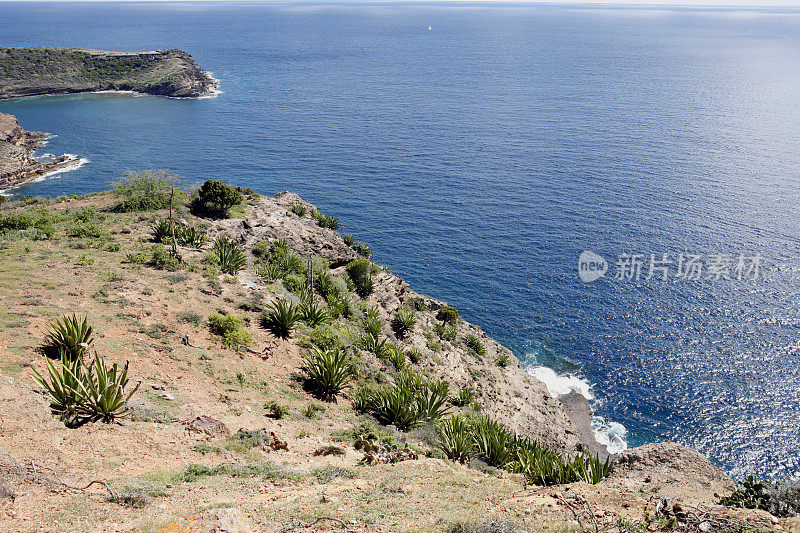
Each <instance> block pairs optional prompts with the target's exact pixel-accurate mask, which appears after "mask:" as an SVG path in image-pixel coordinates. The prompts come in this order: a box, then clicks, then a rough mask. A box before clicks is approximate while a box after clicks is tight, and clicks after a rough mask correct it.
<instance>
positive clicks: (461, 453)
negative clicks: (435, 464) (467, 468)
mask: <svg viewBox="0 0 800 533" xmlns="http://www.w3.org/2000/svg"><path fill="white" fill-rule="evenodd" d="M436 429H437V430H438V431H439V442H437V443H436V446H437V447H438V448H439V449H440V450H442V452H444V454H445V455H446V456H447V458H448V459H450V460H451V461H458V462H459V463H461V464H464V463H469V461H470V460H471V459H472V458H473V457H474V456H475V454H476V450H475V441H474V440H473V438H472V427H471V425H470V423H469V421H468V420H467V419H466V417H464V416H463V415H459V416H454V417H451V418H447V419H445V420H441V421H439V422H438V423H437V424H436Z"/></svg>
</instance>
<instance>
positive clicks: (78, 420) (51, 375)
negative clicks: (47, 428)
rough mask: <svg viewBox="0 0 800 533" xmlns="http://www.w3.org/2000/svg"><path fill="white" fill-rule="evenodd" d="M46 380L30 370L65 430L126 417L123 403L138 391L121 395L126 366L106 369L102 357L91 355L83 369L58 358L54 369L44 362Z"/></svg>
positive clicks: (76, 362)
mask: <svg viewBox="0 0 800 533" xmlns="http://www.w3.org/2000/svg"><path fill="white" fill-rule="evenodd" d="M46 364H47V378H45V377H44V376H42V375H41V374H39V373H38V372H37V371H36V370H34V380H36V381H37V382H38V383H39V385H41V386H42V387H44V388H45V390H46V391H47V393H48V394H49V395H50V409H51V410H52V411H53V414H55V415H58V416H59V418H60V419H61V420H62V421H63V422H64V424H65V425H67V426H69V427H75V426H79V425H81V424H84V423H86V422H95V421H99V422H105V423H111V422H114V421H115V420H116V419H118V418H122V417H125V416H127V415H128V414H129V412H130V411H129V410H128V407H127V403H128V401H129V400H130V398H131V396H133V394H134V393H135V392H136V391H137V390H138V389H139V383H137V384H136V386H135V387H134V388H133V390H132V391H130V392H128V393H127V394H126V393H125V387H127V385H128V381H129V379H128V363H125V366H124V367H123V368H122V370H120V369H119V368H118V367H117V364H116V363H114V364H113V365H112V366H111V367H108V366H106V364H105V361H104V360H103V358H102V357H100V356H99V355H97V354H95V357H94V360H93V361H92V362H91V363H90V364H88V365H86V364H85V363H84V362H83V360H81V359H69V357H68V356H67V355H66V353H65V352H62V355H61V365H60V367H59V368H58V369H56V367H55V365H54V364H53V363H52V362H51V361H49V360H48V361H47V363H46Z"/></svg>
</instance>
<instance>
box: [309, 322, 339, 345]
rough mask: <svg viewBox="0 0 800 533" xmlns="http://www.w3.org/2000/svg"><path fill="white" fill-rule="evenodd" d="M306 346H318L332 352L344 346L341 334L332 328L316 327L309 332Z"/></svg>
mask: <svg viewBox="0 0 800 533" xmlns="http://www.w3.org/2000/svg"><path fill="white" fill-rule="evenodd" d="M306 345H313V346H317V347H318V348H320V349H322V350H331V349H333V348H340V347H341V346H342V339H341V336H340V335H339V333H338V332H337V331H336V330H334V329H333V328H330V327H316V328H314V329H312V330H311V331H309V333H308V341H307V344H306Z"/></svg>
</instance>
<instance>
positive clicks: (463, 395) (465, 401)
mask: <svg viewBox="0 0 800 533" xmlns="http://www.w3.org/2000/svg"><path fill="white" fill-rule="evenodd" d="M474 399H475V389H471V388H469V387H464V388H462V389H459V391H458V393H457V394H456V395H455V396H454V397H453V398H452V399H451V400H450V402H451V403H452V404H453V405H455V406H456V407H464V406H465V405H469V404H471V403H472V400H474Z"/></svg>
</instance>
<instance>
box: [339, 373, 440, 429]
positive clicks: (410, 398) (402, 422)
mask: <svg viewBox="0 0 800 533" xmlns="http://www.w3.org/2000/svg"><path fill="white" fill-rule="evenodd" d="M447 393H448V383H447V382H446V381H432V380H428V379H425V378H423V377H422V376H421V375H420V374H418V373H417V372H414V371H413V370H409V369H403V370H401V371H400V372H399V373H398V374H397V375H396V376H395V378H394V382H393V383H391V384H386V385H382V386H378V387H375V386H370V385H365V386H362V387H359V388H358V389H356V390H355V391H354V393H353V407H355V408H356V409H357V410H359V411H362V412H364V413H369V414H371V415H372V416H374V417H375V418H376V419H377V420H378V421H379V422H381V423H383V424H392V425H394V426H397V428H398V429H400V430H403V431H405V430H407V429H410V428H413V427H414V426H416V425H417V424H419V423H420V422H423V421H425V420H438V419H440V418H441V417H443V416H444V415H445V414H447V411H448V410H449V407H448V406H447Z"/></svg>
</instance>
